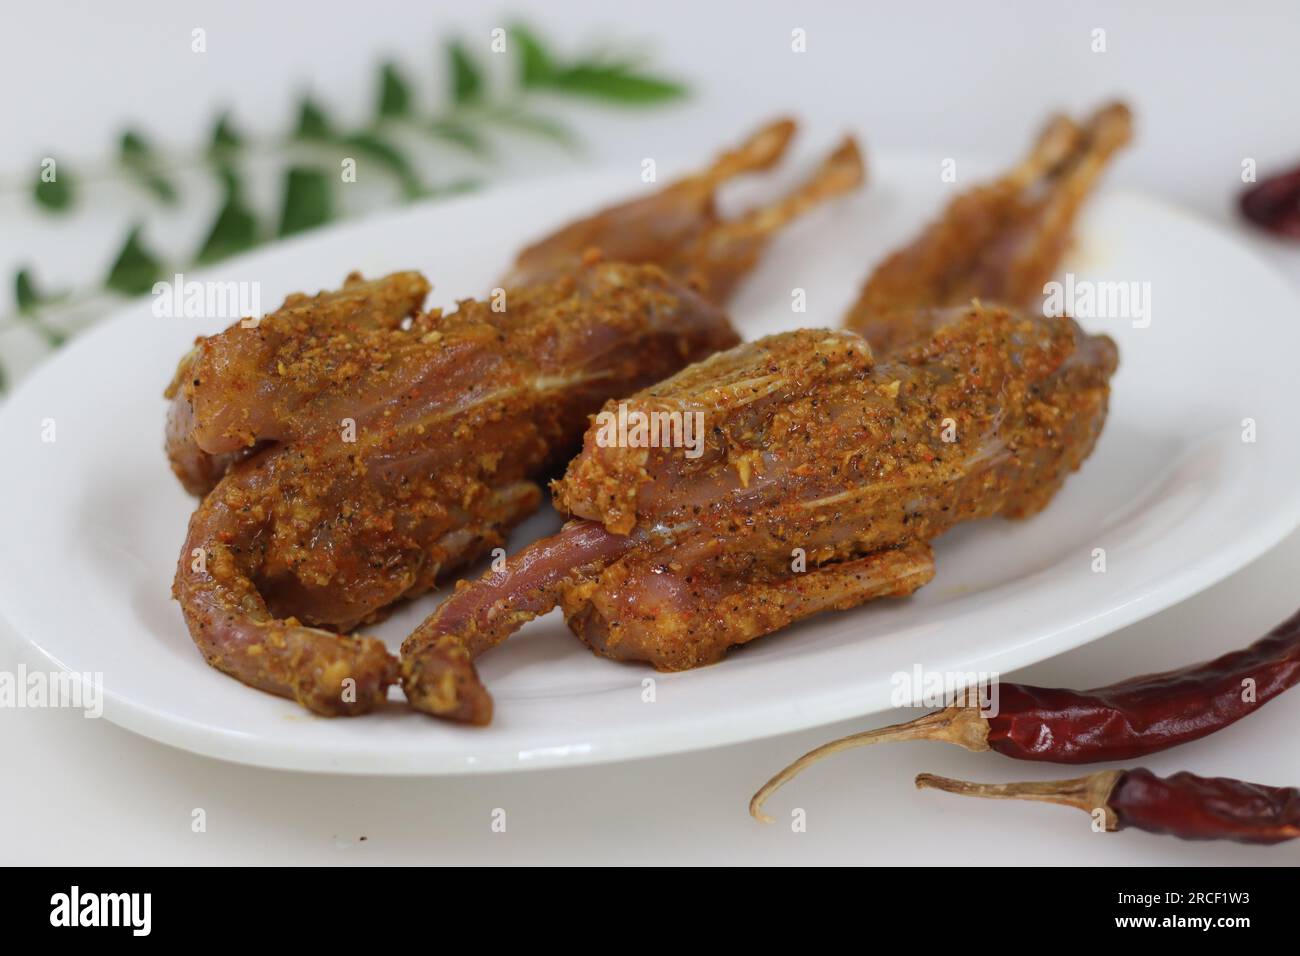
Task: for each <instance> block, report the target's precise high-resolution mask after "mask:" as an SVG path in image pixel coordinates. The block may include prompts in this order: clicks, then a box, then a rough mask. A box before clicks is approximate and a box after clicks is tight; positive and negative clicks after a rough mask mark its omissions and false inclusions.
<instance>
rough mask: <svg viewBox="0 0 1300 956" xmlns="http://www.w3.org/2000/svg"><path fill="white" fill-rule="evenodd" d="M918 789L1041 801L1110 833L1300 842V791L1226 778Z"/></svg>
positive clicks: (1139, 776) (1107, 777)
mask: <svg viewBox="0 0 1300 956" xmlns="http://www.w3.org/2000/svg"><path fill="white" fill-rule="evenodd" d="M916 785H917V787H918V788H920V789H922V790H924V789H926V788H932V789H936V790H945V791H947V792H949V793H960V794H963V795H965V796H970V797H990V798H994V799H1004V800H1042V801H1046V802H1048V803H1059V804H1063V805H1065V806H1070V807H1078V808H1079V809H1080V810H1083V811H1084V812H1085V813H1089V814H1094V815H1095V814H1098V813H1099V812H1100V814H1101V816H1100V817H1098V818H1097V819H1098V822H1101V820H1103V819H1104V821H1105V828H1106V829H1107V830H1123V829H1126V828H1129V827H1132V828H1134V829H1137V830H1146V831H1147V832H1149V833H1166V834H1169V835H1170V836H1176V837H1178V838H1180V839H1183V840H1234V841H1236V842H1237V843H1281V842H1283V841H1284V840H1294V839H1295V838H1296V837H1300V790H1297V789H1296V788H1295V787H1266V786H1264V785H1263V784H1258V783H1246V782H1245V781H1242V780H1231V779H1229V778H1227V777H1198V776H1197V775H1196V774H1194V773H1186V772H1184V773H1176V774H1174V775H1173V776H1170V777H1158V776H1156V775H1155V774H1154V773H1152V772H1151V771H1150V770H1146V769H1144V768H1142V767H1138V768H1136V769H1133V770H1103V771H1102V772H1100V773H1094V774H1089V775H1088V776H1086V777H1075V778H1074V779H1072V780H1039V781H1029V782H1026V783H969V782H967V781H965V780H952V779H950V778H948V777H939V776H936V775H934V774H931V773H923V774H921V775H920V776H918V777H917V778H916Z"/></svg>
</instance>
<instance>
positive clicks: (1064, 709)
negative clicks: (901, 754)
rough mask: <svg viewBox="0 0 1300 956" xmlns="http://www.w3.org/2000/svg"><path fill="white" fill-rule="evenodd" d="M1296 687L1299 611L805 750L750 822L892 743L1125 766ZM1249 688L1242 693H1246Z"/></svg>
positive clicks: (756, 803) (757, 800)
mask: <svg viewBox="0 0 1300 956" xmlns="http://www.w3.org/2000/svg"><path fill="white" fill-rule="evenodd" d="M1297 683H1300V612H1297V613H1296V614H1294V615H1292V616H1291V617H1290V618H1288V619H1287V620H1285V621H1283V622H1282V623H1281V624H1279V625H1278V626H1277V627H1275V628H1273V630H1271V631H1270V632H1269V633H1268V634H1267V635H1265V636H1264V637H1262V638H1260V639H1259V640H1258V641H1256V642H1255V643H1254V644H1252V645H1250V646H1249V647H1247V648H1245V649H1244V650H1240V651H1233V652H1232V653H1230V654H1224V655H1223V656H1222V657H1219V658H1216V659H1215V660H1212V661H1209V662H1206V663H1201V664H1193V665H1191V666H1189V667H1184V668H1181V669H1179V670H1174V671H1166V672H1164V673H1162V674H1149V675H1147V676H1145V677H1134V678H1131V679H1130V680H1126V681H1122V682H1121V683H1118V684H1112V685H1110V686H1109V687H1101V688H1098V689H1096V690H1088V691H1077V690H1061V689H1055V688H1048V687H1034V686H1031V685H1028V684H1012V683H1007V682H1000V683H999V684H998V696H999V701H998V706H999V709H998V713H997V714H996V715H993V716H988V717H986V716H984V715H983V714H982V713H981V712H980V710H979V708H977V707H948V708H946V709H945V710H941V711H938V712H936V713H933V714H926V715H925V716H924V717H920V718H918V719H916V720H913V721H909V722H907V723H904V724H895V725H894V726H892V727H884V728H881V729H879V730H869V731H866V732H864V733H859V734H852V735H850V736H848V737H843V738H841V739H839V740H833V741H831V742H830V743H828V744H823V745H822V746H820V747H818V748H816V749H815V750H811V751H809V752H808V753H806V754H804V755H803V756H802V757H800V758H799V759H798V760H796V761H795V762H794V763H792V764H790V766H788V767H786V768H785V769H784V770H782V771H781V772H780V773H778V774H777V775H776V776H775V777H773V778H772V779H771V780H769V781H768V782H767V783H766V784H764V785H763V787H762V789H760V790H759V791H758V792H757V793H756V794H754V797H753V799H752V800H750V804H749V812H750V813H751V814H753V815H754V816H755V817H756V818H757V819H759V820H763V821H769V818H768V817H766V816H765V815H764V814H763V813H762V812H761V808H762V805H763V801H765V800H766V799H767V798H768V797H769V796H771V794H772V793H773V791H775V790H776V789H777V788H778V787H780V786H781V785H782V784H784V783H785V782H786V781H788V780H790V779H791V778H792V777H794V776H795V775H796V774H798V773H799V772H800V771H801V770H803V768H804V767H806V766H808V765H809V764H811V763H815V762H816V761H818V760H820V759H822V758H823V757H827V756H830V755H831V754H833V753H837V752H839V751H841V750H850V749H852V748H854V747H865V746H868V745H870V744H878V743H889V742H893V741H899V740H942V741H945V742H947V743H952V744H956V745H957V746H959V747H965V748H966V749H967V750H973V751H977V752H980V751H985V750H996V751H997V752H998V753H1001V754H1005V755H1006V756H1008V757H1015V758H1016V759H1018V760H1044V761H1049V762H1052V763H1100V762H1101V761H1106V760H1128V759H1131V758H1133V757H1139V756H1142V755H1144V754H1150V753H1155V752H1156V751H1159V750H1167V749H1168V748H1170V747H1174V746H1177V745H1178V744H1181V743H1186V742H1187V741H1189V740H1196V739H1197V738H1199V737H1204V736H1206V735H1207V734H1211V733H1214V731H1216V730H1219V729H1221V728H1223V727H1226V726H1228V725H1229V724H1231V723H1235V722H1236V721H1238V720H1240V719H1241V718H1242V717H1245V716H1246V715H1247V714H1250V713H1253V712H1254V711H1255V710H1256V709H1257V708H1258V707H1259V706H1260V705H1262V704H1266V703H1268V702H1269V701H1270V700H1272V699H1273V698H1274V697H1276V696H1277V695H1278V694H1280V693H1282V692H1283V691H1284V690H1287V689H1288V688H1290V687H1294V686H1295V685H1296V684H1297ZM1248 690H1249V693H1248V692H1247V691H1248Z"/></svg>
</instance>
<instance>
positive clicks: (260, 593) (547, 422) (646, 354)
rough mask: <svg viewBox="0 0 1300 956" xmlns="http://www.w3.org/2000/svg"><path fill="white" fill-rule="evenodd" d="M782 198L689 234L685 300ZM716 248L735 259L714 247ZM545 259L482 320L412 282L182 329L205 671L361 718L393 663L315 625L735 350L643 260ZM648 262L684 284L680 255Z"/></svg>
mask: <svg viewBox="0 0 1300 956" xmlns="http://www.w3.org/2000/svg"><path fill="white" fill-rule="evenodd" d="M780 148H783V143H782V144H780V145H779V146H778V147H777V148H776V149H775V153H776V154H777V155H779V152H780ZM742 152H743V150H742ZM772 153H773V149H772V148H771V147H767V148H766V150H765V152H764V157H765V159H764V162H765V163H769V164H770V162H771V161H773V160H774V159H775V156H773V155H772ZM845 162H846V160H845V158H844V155H843V151H842V150H840V151H837V153H836V155H835V156H834V157H832V159H831V160H830V161H828V163H827V164H826V165H825V166H823V168H822V169H821V170H819V171H818V173H817V174H816V175H815V176H814V177H813V179H812V180H811V181H810V182H809V183H808V184H805V185H804V186H803V187H800V189H799V190H798V191H797V192H796V194H795V195H796V196H805V197H806V196H809V195H815V197H816V198H817V199H821V198H827V197H828V196H829V195H831V194H833V193H834V192H836V191H837V190H841V189H843V188H848V187H849V186H851V185H853V183H852V182H850V180H849V179H848V178H847V177H846V176H845V171H844V170H845ZM733 166H734V164H733ZM736 171H740V169H739V168H735V169H733V171H732V172H731V173H729V175H730V174H734V172H736ZM859 179H860V171H859ZM828 180H831V181H833V182H834V183H835V184H836V185H834V186H833V187H826V186H825V183H826V182H827V181H828ZM718 181H719V180H718V179H717V178H716V177H715V179H714V180H712V182H713V183H714V186H716V185H717V182H718ZM672 188H677V187H672ZM672 188H670V190H669V191H668V192H671V191H672ZM790 203H791V200H790V199H789V198H787V199H786V200H782V201H781V202H779V203H777V204H776V205H775V206H774V207H771V208H773V209H777V210H778V211H777V212H775V213H773V214H772V215H768V216H760V217H758V219H752V218H750V217H742V220H737V221H736V222H733V223H726V222H720V221H717V220H716V217H714V218H713V219H711V220H710V221H709V223H707V224H706V225H705V226H704V227H702V228H701V229H699V230H696V231H694V232H691V233H690V239H691V241H696V240H698V239H699V237H700V236H709V235H712V236H713V240H712V241H711V242H710V243H709V244H708V245H709V248H710V249H712V250H713V251H714V252H717V253H719V254H718V256H717V257H716V258H708V257H707V256H706V257H704V258H702V259H701V262H702V263H703V265H704V266H706V267H707V268H705V269H704V270H703V271H702V272H701V274H700V275H699V277H698V279H699V282H700V284H701V289H708V288H709V287H708V285H707V283H708V282H710V281H711V280H712V278H713V277H714V276H725V277H726V278H727V279H728V282H731V281H732V280H734V278H735V277H736V275H737V273H736V272H735V271H734V270H732V269H731V268H730V267H729V268H728V269H726V270H723V271H717V270H715V269H713V268H712V264H713V263H715V262H724V261H725V262H728V263H736V262H740V261H742V260H743V261H744V262H746V263H749V264H752V262H753V261H754V259H755V258H756V255H755V254H753V253H752V250H754V249H755V248H756V244H757V245H761V243H762V241H763V239H764V238H765V237H766V236H767V235H770V233H771V232H772V231H773V230H775V229H777V228H779V227H780V226H781V225H782V224H784V223H785V222H787V221H789V219H790V218H791V216H793V215H795V214H797V213H798V212H800V211H802V210H803V209H804V208H807V205H808V203H807V202H804V201H802V200H801V201H798V202H796V203H795V206H797V207H798V208H792V207H791V206H790ZM701 208H702V209H703V212H701V215H704V214H705V213H707V214H708V215H709V216H713V213H712V208H711V206H710V207H708V208H707V209H704V207H701ZM676 209H677V204H676V202H675V201H674V202H673V203H670V204H669V212H671V213H672V214H676ZM596 218H597V219H599V220H600V222H601V224H602V225H601V228H599V229H593V231H592V232H591V234H592V235H593V236H594V237H595V238H596V239H599V238H600V236H601V235H602V234H606V235H609V236H611V237H613V236H618V235H619V234H620V228H619V213H618V211H617V210H615V211H612V212H607V213H604V214H601V215H600V216H598V217H596ZM741 221H747V225H745V226H744V227H743V228H736V224H737V223H739V222H741ZM602 230H604V232H603V233H602ZM730 242H735V243H737V248H738V250H740V252H739V256H740V257H739V258H737V257H728V256H725V255H722V254H721V253H722V252H723V251H725V249H726V247H727V245H728V243H730ZM669 251H670V250H669V247H668V246H667V245H662V246H659V247H657V248H656V249H655V250H654V252H655V254H656V255H659V256H661V257H665V258H666V257H667V255H668V252H669ZM570 252H571V253H572V254H570ZM557 258H558V257H557ZM565 258H566V261H568V263H569V266H568V268H567V269H566V270H559V271H557V272H556V274H555V275H554V276H552V277H551V278H549V279H545V280H542V279H540V278H539V279H538V280H537V281H535V282H531V283H529V284H525V285H517V286H511V287H509V288H508V289H507V290H506V296H505V302H506V308H505V309H504V310H501V311H498V310H497V309H496V308H494V305H495V303H492V302H479V301H473V300H466V301H463V302H461V303H459V305H458V308H457V309H456V310H455V311H454V312H452V313H450V314H448V315H442V314H441V313H440V312H437V311H435V312H432V313H428V314H424V313H420V312H419V307H420V303H421V302H422V300H423V298H424V295H425V293H426V292H427V290H428V286H427V283H426V282H425V281H424V279H423V278H422V277H420V276H419V275H418V274H415V273H399V274H396V275H393V276H389V277H387V278H386V279H381V280H376V281H373V282H364V281H362V280H361V279H360V278H359V277H350V279H349V281H348V283H347V284H345V286H344V287H343V289H342V290H340V291H338V292H335V293H325V294H322V295H320V296H316V297H312V298H308V297H305V296H293V297H290V299H289V300H287V301H286V303H285V305H284V306H283V307H282V308H281V309H280V310H279V311H278V312H276V313H273V314H272V315H270V316H267V317H266V318H264V319H263V320H262V321H261V322H259V323H256V324H251V323H242V324H237V325H236V326H233V327H232V328H230V329H228V330H227V331H226V332H223V333H221V335H218V336H214V337H212V338H209V339H205V340H201V341H200V342H199V343H198V345H197V346H196V349H195V350H194V351H193V352H192V353H191V354H190V355H189V356H187V357H186V359H185V360H183V362H182V365H181V368H180V370H179V371H178V373H177V376H176V379H175V380H174V381H173V385H172V387H171V388H170V389H169V397H171V398H172V409H171V416H170V419H169V429H168V451H169V457H170V458H171V460H172V463H173V468H174V470H175V471H176V472H177V474H178V476H180V477H181V479H182V481H183V482H184V483H185V484H186V486H187V487H190V488H191V489H192V490H194V491H197V492H203V491H207V495H206V497H205V498H204V500H203V502H202V504H201V505H200V507H199V509H198V510H197V511H196V512H195V514H194V516H193V518H192V519H191V522H190V529H189V534H188V536H187V539H186V542H185V546H184V549H183V551H182V553H181V557H180V561H179V563H178V566H177V574H176V579H175V582H174V585H173V593H174V594H175V596H176V597H177V599H178V600H179V601H180V603H181V607H182V611H183V613H184V615H185V618H186V622H187V624H188V626H189V628H190V633H191V636H192V637H193V638H194V640H195V642H196V644H197V645H198V646H199V648H200V650H201V651H202V652H203V653H204V655H205V657H206V658H207V659H208V661H209V662H210V663H211V664H213V665H214V666H215V667H217V668H219V669H221V670H223V671H225V672H227V673H229V674H231V675H232V676H235V677H237V678H238V679H240V680H242V681H244V682H245V683H247V684H250V685H251V686H254V687H258V688H260V689H262V690H266V691H270V692H272V693H276V694H280V695H282V696H287V697H292V698H294V699H296V700H297V701H299V702H300V703H302V704H303V705H304V706H306V707H308V708H309V709H311V710H313V711H315V712H317V713H320V714H328V715H333V714H356V713H363V712H365V711H367V710H370V709H372V708H373V707H375V706H376V705H378V704H379V703H380V702H381V701H382V700H383V699H384V697H385V696H386V693H387V688H388V686H389V685H390V684H391V683H393V682H394V680H395V679H396V677H397V667H396V661H395V660H394V659H393V658H392V657H391V656H390V655H389V654H388V653H387V651H386V650H385V648H384V646H383V644H382V642H380V641H378V640H376V639H373V638H365V637H345V636H340V634H339V633H336V632H348V631H351V630H352V629H353V628H355V627H357V626H358V625H360V624H363V623H366V622H369V621H373V620H375V619H377V618H378V617H380V616H382V614H383V613H384V612H385V611H386V609H387V608H388V607H389V606H390V605H392V604H393V603H394V602H395V601H398V600H400V599H403V598H409V597H412V596H414V595H417V594H419V593H421V592H422V591H424V590H427V589H428V588H429V587H431V586H433V584H434V583H435V582H436V581H437V580H438V579H439V578H440V577H442V576H444V575H445V574H446V573H447V572H448V571H450V570H453V569H455V568H457V567H460V566H463V565H464V564H465V563H467V562H469V561H471V560H473V559H474V558H476V557H477V556H479V555H480V554H482V553H483V552H484V551H485V550H487V549H489V548H491V547H493V546H496V545H499V544H500V543H501V542H502V541H503V538H504V533H505V532H506V531H507V530H508V529H509V528H510V527H511V526H513V525H514V524H515V523H517V522H518V521H519V520H521V519H522V518H523V517H525V516H526V515H528V514H529V513H531V512H532V511H533V510H534V509H535V508H536V507H537V505H538V503H539V501H540V497H541V492H540V489H539V488H538V486H537V484H536V481H537V480H538V479H539V478H544V477H545V476H546V475H547V474H553V473H554V470H553V469H555V468H557V467H558V466H560V465H562V463H563V461H564V460H565V458H567V456H568V455H569V454H570V453H571V452H572V450H573V449H574V448H575V447H577V444H578V442H579V440H580V438H581V435H582V432H583V429H584V427H585V426H586V421H587V416H588V415H589V414H590V413H591V412H592V411H594V410H595V409H596V408H598V407H599V406H600V403H601V402H602V401H604V400H605V399H607V398H609V397H610V396H613V395H618V394H625V393H627V392H631V391H635V390H636V389H638V388H641V387H644V386H646V385H648V384H650V383H652V382H654V381H657V380H659V379H661V378H663V377H664V376H666V375H669V374H671V373H672V372H674V371H676V370H677V369H679V368H681V367H682V366H683V365H686V364H688V363H690V362H692V361H695V360H697V359H700V358H702V357H704V356H706V355H709V354H711V353H713V352H716V351H718V350H719V349H723V348H726V347H728V346H731V345H733V344H735V342H736V341H737V339H736V336H735V333H734V331H733V330H732V329H731V326H730V324H729V323H728V322H727V319H726V317H725V316H724V315H723V314H722V312H721V311H720V310H719V309H718V308H717V306H716V305H714V304H712V303H711V302H710V301H708V300H706V299H705V298H704V297H703V295H701V294H700V293H699V292H697V291H695V290H693V289H692V288H689V287H688V286H687V284H686V282H685V281H683V280H679V279H677V278H675V277H674V276H673V275H671V274H669V273H668V272H667V271H665V269H664V268H661V267H660V266H659V265H657V264H655V263H653V262H643V263H630V262H627V261H609V257H608V256H605V255H603V250H600V249H599V248H597V249H592V248H587V249H584V250H582V251H581V252H579V251H576V250H571V251H566V253H565ZM667 264H668V265H670V266H671V267H672V268H674V269H676V270H678V272H679V274H681V275H683V276H686V273H687V272H689V269H687V267H686V266H687V264H686V262H685V260H681V259H676V260H674V261H673V262H671V263H667ZM689 278H694V277H693V276H691V277H689ZM728 288H730V285H728ZM714 294H716V289H715V290H714ZM209 489H210V490H209Z"/></svg>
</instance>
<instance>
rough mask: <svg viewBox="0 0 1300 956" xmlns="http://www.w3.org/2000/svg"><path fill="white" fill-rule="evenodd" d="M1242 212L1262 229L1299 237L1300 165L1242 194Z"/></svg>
mask: <svg viewBox="0 0 1300 956" xmlns="http://www.w3.org/2000/svg"><path fill="white" fill-rule="evenodd" d="M1241 214H1242V215H1243V216H1245V217H1246V218H1247V219H1249V220H1250V221H1251V222H1253V223H1254V224H1255V225H1257V226H1259V227H1260V228H1262V229H1267V230H1268V231H1269V232H1275V233H1278V234H1279V235H1283V236H1289V237H1291V238H1293V239H1300V168H1296V169H1293V170H1291V171H1290V172H1286V173H1282V174H1281V175H1280V176H1273V177H1270V178H1269V179H1266V180H1264V181H1263V182H1261V183H1258V184H1257V185H1255V186H1252V187H1251V188H1250V189H1248V190H1246V191H1245V192H1244V193H1242V194H1241Z"/></svg>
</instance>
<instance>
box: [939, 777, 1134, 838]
mask: <svg viewBox="0 0 1300 956" xmlns="http://www.w3.org/2000/svg"><path fill="white" fill-rule="evenodd" d="M1123 776H1124V771H1122V770H1103V771H1101V772H1099V773H1090V774H1088V775H1087V776H1086V777H1073V778H1071V779H1069V780H1027V781H1024V782H1022V783H972V782H970V781H967V780H953V779H952V778H951V777H940V776H938V775H937V774H933V773H923V774H918V775H917V778H916V787H917V789H918V790H927V789H933V790H943V791H945V792H947V793H958V794H961V795H962V796H965V797H984V798H985V799H988V800H1038V801H1041V802H1043V803H1058V804H1060V805H1062V806H1066V807H1075V808H1077V809H1079V810H1082V811H1083V812H1084V813H1087V814H1089V815H1091V814H1092V813H1093V812H1095V811H1096V810H1098V809H1100V810H1103V811H1104V812H1105V814H1106V829H1107V830H1116V829H1118V828H1119V820H1118V818H1117V817H1116V816H1115V811H1114V810H1112V809H1111V807H1110V803H1109V801H1110V795H1111V791H1113V790H1114V789H1115V785H1116V784H1117V783H1119V781H1120V778H1121V777H1123Z"/></svg>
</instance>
